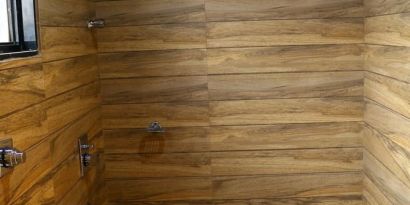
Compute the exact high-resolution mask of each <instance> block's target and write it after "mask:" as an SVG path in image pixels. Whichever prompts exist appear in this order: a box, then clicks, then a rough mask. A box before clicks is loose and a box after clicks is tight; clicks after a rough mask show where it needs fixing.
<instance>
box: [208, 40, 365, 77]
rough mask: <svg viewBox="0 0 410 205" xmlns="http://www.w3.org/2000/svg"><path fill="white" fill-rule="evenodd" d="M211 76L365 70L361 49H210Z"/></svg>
mask: <svg viewBox="0 0 410 205" xmlns="http://www.w3.org/2000/svg"><path fill="white" fill-rule="evenodd" d="M207 62H208V72H209V74H226V73H266V72H301V71H306V72H310V71H340V70H363V58H362V46H360V45H355V44H351V45H309V46H276V47H259V48H220V49H207Z"/></svg>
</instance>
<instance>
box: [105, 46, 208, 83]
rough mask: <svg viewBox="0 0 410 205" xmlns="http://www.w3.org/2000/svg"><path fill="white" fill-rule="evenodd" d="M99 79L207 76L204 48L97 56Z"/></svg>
mask: <svg viewBox="0 0 410 205" xmlns="http://www.w3.org/2000/svg"><path fill="white" fill-rule="evenodd" d="M98 56H99V57H98V62H99V69H100V76H101V78H130V77H157V76H185V75H207V60H206V57H207V55H206V51H205V50H204V49H192V50H167V51H139V52H122V53H106V54H99V55H98Z"/></svg>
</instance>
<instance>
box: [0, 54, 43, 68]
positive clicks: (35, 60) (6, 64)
mask: <svg viewBox="0 0 410 205" xmlns="http://www.w3.org/2000/svg"><path fill="white" fill-rule="evenodd" d="M42 60H43V59H42V58H41V55H36V56H31V57H21V58H10V59H5V60H1V61H0V70H6V69H10V68H18V67H23V66H30V65H34V64H39V63H41V62H42Z"/></svg>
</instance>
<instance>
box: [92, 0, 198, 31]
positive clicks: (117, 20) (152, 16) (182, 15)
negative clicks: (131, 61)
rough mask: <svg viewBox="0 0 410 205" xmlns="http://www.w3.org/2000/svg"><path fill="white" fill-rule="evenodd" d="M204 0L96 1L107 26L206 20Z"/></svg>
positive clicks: (100, 16)
mask: <svg viewBox="0 0 410 205" xmlns="http://www.w3.org/2000/svg"><path fill="white" fill-rule="evenodd" d="M204 7H205V5H204V0H171V1H163V0H150V1H147V0H142V1H141V0H137V1H136V0H124V1H100V2H97V3H96V11H97V17H98V18H102V19H105V21H106V23H107V26H124V25H143V24H165V23H187V22H205V8H204Z"/></svg>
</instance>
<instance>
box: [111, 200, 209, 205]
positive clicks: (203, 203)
mask: <svg viewBox="0 0 410 205" xmlns="http://www.w3.org/2000/svg"><path fill="white" fill-rule="evenodd" d="M121 204H123V202H121V200H119V201H109V202H107V203H105V204H104V205H121ZM127 204H129V205H213V204H214V202H213V201H211V200H192V201H157V202H155V201H127Z"/></svg>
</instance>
